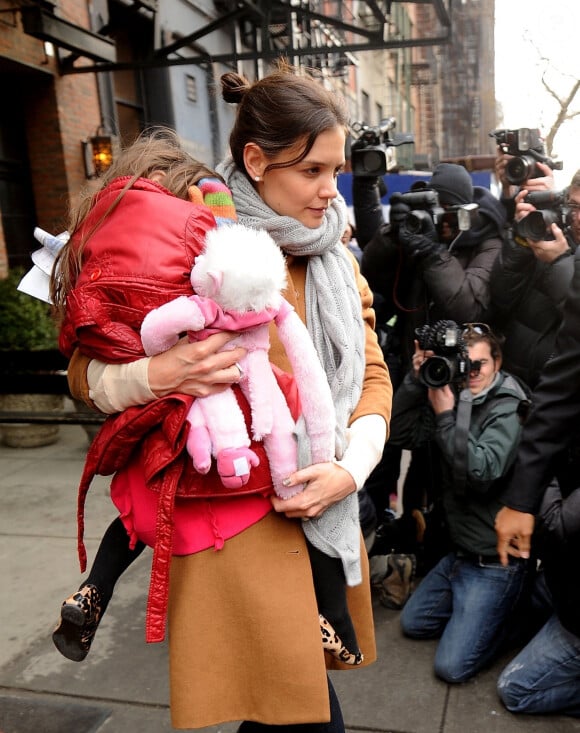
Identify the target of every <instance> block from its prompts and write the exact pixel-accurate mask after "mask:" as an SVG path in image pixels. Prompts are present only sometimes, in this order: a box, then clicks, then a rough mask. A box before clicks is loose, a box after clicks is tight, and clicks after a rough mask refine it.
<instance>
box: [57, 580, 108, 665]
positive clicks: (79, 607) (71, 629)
mask: <svg viewBox="0 0 580 733" xmlns="http://www.w3.org/2000/svg"><path fill="white" fill-rule="evenodd" d="M101 615H102V599H101V593H100V591H99V589H98V588H97V586H96V585H90V584H89V585H83V586H81V587H80V588H79V590H78V591H77V592H76V593H73V595H72V596H69V598H67V599H66V601H64V602H63V604H62V606H61V609H60V622H59V624H58V626H57V627H56V629H55V630H54V631H53V633H52V640H53V642H54V645H55V646H56V648H57V649H58V651H59V652H60V653H61V654H62V655H63V656H64V657H66V658H67V659H71V660H72V661H73V662H82V661H83V659H84V658H85V657H86V656H87V654H88V653H89V649H90V648H91V644H92V641H93V638H94V636H95V633H96V631H97V627H98V626H99V622H100V620H101Z"/></svg>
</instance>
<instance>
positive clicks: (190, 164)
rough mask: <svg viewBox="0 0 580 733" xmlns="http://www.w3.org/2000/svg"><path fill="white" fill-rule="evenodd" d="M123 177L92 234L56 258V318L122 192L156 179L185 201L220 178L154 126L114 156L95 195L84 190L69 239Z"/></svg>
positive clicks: (53, 289)
mask: <svg viewBox="0 0 580 733" xmlns="http://www.w3.org/2000/svg"><path fill="white" fill-rule="evenodd" d="M122 176H128V177H129V178H128V180H127V183H126V184H125V186H124V187H123V189H122V190H121V191H120V192H119V195H118V196H117V198H116V199H115V200H114V201H113V203H112V204H111V206H110V207H109V208H108V209H107V211H106V212H105V213H104V214H103V216H102V217H101V219H100V221H99V222H97V224H95V226H94V227H93V228H92V230H91V231H89V232H87V233H85V235H84V236H83V240H82V241H81V242H80V243H75V247H74V248H73V247H72V246H71V245H70V244H67V245H65V246H64V247H63V249H62V250H61V252H60V254H59V256H58V260H57V266H55V268H54V271H53V272H57V271H58V277H54V276H53V278H52V280H51V297H52V301H53V303H54V306H55V311H56V316H57V318H59V319H60V318H62V316H63V314H64V308H65V302H66V296H67V293H68V292H69V291H70V290H71V288H73V287H74V284H75V282H76V279H77V277H78V274H79V272H80V269H81V262H82V253H83V249H84V246H85V244H86V242H87V240H88V239H89V238H90V237H91V236H92V234H93V233H94V232H95V231H96V229H97V228H98V227H99V226H100V224H101V223H102V222H103V221H104V220H105V219H106V218H107V217H108V215H109V214H110V213H111V212H112V211H113V210H114V209H115V207H116V206H117V205H118V203H119V201H120V200H121V199H122V198H123V196H124V194H125V192H126V191H127V190H128V189H130V188H131V187H132V186H133V184H134V183H135V181H136V180H137V179H138V178H151V177H152V176H155V180H156V181H157V182H158V183H160V184H161V185H162V186H163V187H164V188H166V189H167V190H168V191H170V192H171V193H173V194H174V195H175V196H177V197H178V198H181V199H184V200H188V199H189V195H188V189H189V188H190V186H194V185H195V184H196V183H198V181H199V180H200V179H201V178H205V177H217V178H219V176H218V175H217V173H216V172H215V171H213V170H212V169H211V168H208V167H207V166H206V165H204V164H203V163H200V162H199V161H198V160H196V159H195V158H193V157H192V156H191V155H189V153H187V152H186V151H185V150H184V149H183V146H182V144H181V142H180V140H179V137H178V135H177V133H176V132H175V131H174V130H172V129H170V128H166V127H153V128H149V129H147V130H144V131H143V132H142V133H141V134H140V135H139V137H138V138H137V139H136V140H135V141H134V142H133V143H132V144H131V145H129V146H128V147H126V148H125V149H124V150H122V151H121V153H120V154H119V155H118V156H117V158H116V159H115V160H114V162H113V164H112V165H111V167H110V168H109V169H108V171H107V172H106V173H105V174H104V176H103V177H102V179H101V181H102V185H101V187H100V188H99V190H98V191H97V192H95V191H87V192H86V193H85V195H84V196H83V197H82V198H81V200H80V201H79V204H78V206H77V207H76V208H75V209H74V210H71V213H70V218H69V225H68V227H67V229H68V231H69V232H70V234H71V238H72V235H73V234H74V233H75V232H76V231H77V229H78V228H79V227H80V226H81V225H82V223H83V221H84V220H85V218H86V217H87V215H88V213H89V212H90V211H91V209H92V207H93V205H94V201H95V197H96V196H97V195H98V194H99V193H100V192H101V191H102V190H103V189H104V188H106V186H108V185H109V184H110V183H111V181H113V180H115V179H116V178H120V177H122ZM220 180H221V179H220Z"/></svg>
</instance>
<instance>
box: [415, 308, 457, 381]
mask: <svg viewBox="0 0 580 733" xmlns="http://www.w3.org/2000/svg"><path fill="white" fill-rule="evenodd" d="M415 336H416V337H417V341H418V342H419V346H420V348H421V349H423V350H424V351H427V350H428V351H433V352H434V354H435V356H430V357H429V358H428V359H426V360H425V361H424V362H423V363H422V364H421V367H420V368H419V381H420V382H422V384H424V385H426V386H427V387H432V388H435V389H436V388H438V387H444V386H445V385H446V384H450V383H451V382H456V383H460V382H463V380H465V379H466V378H467V377H468V376H469V370H470V363H469V353H468V351H467V344H466V343H465V339H464V338H463V329H462V328H461V327H460V326H458V325H457V323H455V321H437V322H436V323H435V324H433V325H432V326H429V325H425V326H421V327H420V328H416V329H415Z"/></svg>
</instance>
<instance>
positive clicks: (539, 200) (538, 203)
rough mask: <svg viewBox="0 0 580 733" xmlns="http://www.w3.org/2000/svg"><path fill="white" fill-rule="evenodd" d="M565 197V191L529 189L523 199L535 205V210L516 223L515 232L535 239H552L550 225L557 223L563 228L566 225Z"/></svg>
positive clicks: (566, 207) (567, 211)
mask: <svg viewBox="0 0 580 733" xmlns="http://www.w3.org/2000/svg"><path fill="white" fill-rule="evenodd" d="M567 198H568V197H567V195H566V191H530V193H528V194H527V195H526V197H525V198H524V201H525V202H526V203H528V204H532V206H535V207H536V209H537V211H530V213H529V214H528V215H527V216H524V218H523V219H520V221H518V222H517V223H516V225H515V230H516V234H518V236H520V237H525V238H526V239H534V240H536V241H539V240H541V239H546V240H548V239H554V235H553V234H552V232H551V230H550V226H551V225H552V224H557V225H558V226H559V227H560V229H565V228H566V227H567V225H568V217H569V209H568V206H567V203H566V202H567Z"/></svg>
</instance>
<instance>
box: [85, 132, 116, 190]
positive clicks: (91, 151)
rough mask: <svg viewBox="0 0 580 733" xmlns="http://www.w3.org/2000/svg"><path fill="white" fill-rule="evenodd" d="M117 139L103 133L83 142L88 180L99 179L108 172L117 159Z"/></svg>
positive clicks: (98, 133)
mask: <svg viewBox="0 0 580 733" xmlns="http://www.w3.org/2000/svg"><path fill="white" fill-rule="evenodd" d="M115 143H116V138H115V137H114V136H113V135H107V134H104V133H102V132H101V130H100V128H99V130H97V133H96V135H94V136H93V137H89V138H87V139H86V140H81V146H82V151H83V160H84V163H85V175H86V177H87V178H89V179H91V178H98V177H99V176H102V175H103V173H105V171H107V170H108V169H109V168H110V167H111V164H112V163H113V160H114V157H115V147H116V146H115Z"/></svg>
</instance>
